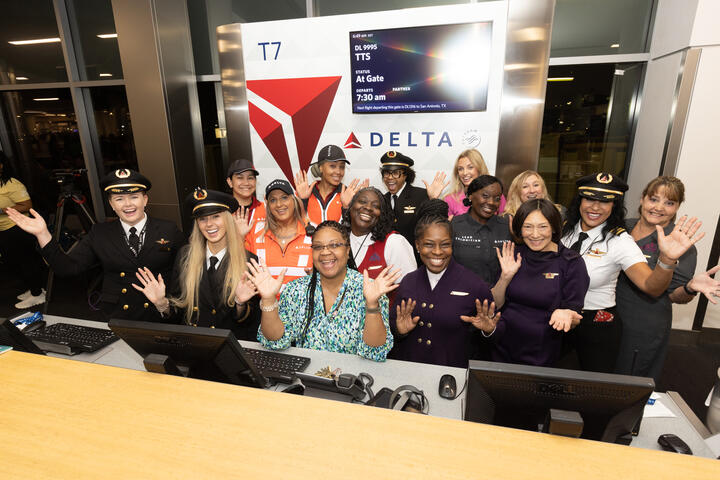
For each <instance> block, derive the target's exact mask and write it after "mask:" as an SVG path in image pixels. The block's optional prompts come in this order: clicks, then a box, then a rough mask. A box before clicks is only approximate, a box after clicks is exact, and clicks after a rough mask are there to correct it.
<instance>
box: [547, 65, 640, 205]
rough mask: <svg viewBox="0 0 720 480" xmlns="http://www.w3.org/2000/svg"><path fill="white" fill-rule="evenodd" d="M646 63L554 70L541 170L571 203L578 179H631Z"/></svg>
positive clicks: (553, 190)
mask: <svg viewBox="0 0 720 480" xmlns="http://www.w3.org/2000/svg"><path fill="white" fill-rule="evenodd" d="M643 68H644V64H642V63H625V64H596V65H569V66H555V67H550V70H549V72H548V85H547V93H546V95H545V114H544V117H543V126H542V138H541V142H540V158H539V161H538V171H539V172H540V174H541V175H542V176H543V178H544V179H545V183H546V184H547V187H548V192H549V193H550V195H551V196H552V198H553V200H555V201H556V202H559V203H561V204H563V205H568V204H569V202H570V200H571V199H572V197H573V195H574V194H575V181H576V180H577V179H578V178H580V177H582V176H584V175H589V174H591V173H594V172H600V171H607V172H611V173H615V174H618V175H620V176H622V177H626V176H627V173H626V172H627V166H628V165H627V155H628V150H629V146H630V140H631V133H632V127H633V123H634V118H635V114H636V107H638V94H639V89H640V80H641V78H642V71H643Z"/></svg>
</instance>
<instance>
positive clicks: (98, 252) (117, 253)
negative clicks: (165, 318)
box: [41, 217, 185, 322]
mask: <svg viewBox="0 0 720 480" xmlns="http://www.w3.org/2000/svg"><path fill="white" fill-rule="evenodd" d="M145 225H146V228H145V239H144V241H143V245H142V248H141V249H140V254H139V255H138V256H137V257H135V255H134V254H133V253H132V251H131V250H130V247H129V246H128V244H127V242H126V241H125V236H124V232H123V228H122V225H121V223H120V221H118V220H114V221H111V222H107V223H98V224H95V225H93V226H92V228H91V229H90V232H88V234H87V235H85V236H84V237H83V238H82V239H81V240H80V242H78V244H77V245H76V246H75V248H73V249H72V250H71V251H70V253H67V254H66V253H65V252H63V251H62V249H61V248H60V247H59V246H58V244H57V242H55V241H54V240H51V241H50V242H49V243H48V244H47V245H45V247H43V248H42V250H41V253H42V255H43V257H45V259H46V260H47V262H48V263H49V264H50V267H51V268H52V269H53V270H54V272H55V274H56V275H58V276H71V275H78V274H80V273H83V272H85V271H86V270H88V269H90V268H91V267H93V266H95V265H97V264H99V265H100V266H101V267H102V270H103V283H102V293H101V295H100V309H101V310H102V312H103V314H104V316H105V318H106V319H110V318H121V319H128V320H143V321H147V322H152V321H161V316H160V314H159V313H158V311H157V310H156V309H155V307H154V306H153V304H152V303H150V302H148V300H147V299H146V298H145V295H144V294H143V293H142V292H138V291H137V290H135V288H133V286H132V283H136V284H139V282H138V280H137V277H135V272H137V270H138V268H140V267H147V268H149V269H150V270H151V271H152V272H153V274H155V276H157V275H158V274H162V276H163V279H164V280H165V282H166V283H167V282H169V281H171V273H172V268H173V263H174V261H175V256H176V255H177V252H178V250H179V249H180V247H182V246H183V245H184V244H185V236H184V235H183V234H182V232H180V230H178V228H177V226H176V225H175V223H173V222H170V221H168V220H161V219H158V218H152V217H148V219H147V223H146V224H145Z"/></svg>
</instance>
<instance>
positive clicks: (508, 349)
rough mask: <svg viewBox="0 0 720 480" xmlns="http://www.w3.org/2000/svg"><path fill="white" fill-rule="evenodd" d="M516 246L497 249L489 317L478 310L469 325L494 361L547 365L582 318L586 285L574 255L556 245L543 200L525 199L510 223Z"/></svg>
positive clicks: (558, 223) (555, 217) (558, 227)
mask: <svg viewBox="0 0 720 480" xmlns="http://www.w3.org/2000/svg"><path fill="white" fill-rule="evenodd" d="M512 229H513V234H514V235H515V237H516V238H518V239H520V241H521V242H522V243H521V245H520V246H519V247H517V255H515V250H516V249H515V246H514V244H513V243H511V242H507V243H506V244H504V245H503V251H502V254H500V251H499V250H498V252H497V255H498V258H499V260H500V264H501V265H502V274H501V275H500V279H499V280H498V282H497V284H496V285H495V287H494V288H493V296H494V298H495V308H497V309H498V310H499V312H498V313H497V315H495V317H494V318H493V317H492V315H493V313H494V311H493V309H492V308H489V307H490V306H488V305H483V307H485V310H483V309H482V308H478V314H477V315H474V317H475V318H473V319H472V322H473V324H474V325H475V326H476V327H477V328H480V329H482V331H483V334H484V335H485V336H487V337H490V338H491V340H492V342H493V347H492V350H491V358H492V360H493V361H495V362H506V363H520V364H525V365H539V366H552V365H554V364H555V362H557V361H558V359H559V358H560V354H561V351H562V340H563V336H564V334H565V333H567V332H569V331H570V329H571V328H573V327H575V326H576V325H577V324H578V323H579V322H580V319H581V318H582V315H581V314H580V312H581V311H582V308H583V302H584V300H585V293H586V292H587V289H588V286H589V284H590V277H589V276H588V273H587V269H586V268H585V262H584V261H583V259H582V257H581V256H580V254H578V253H577V252H575V251H573V250H570V249H568V248H566V247H565V246H563V245H562V244H561V243H560V235H561V234H562V220H561V218H560V213H559V212H558V211H557V208H556V207H555V205H553V204H552V202H550V201H549V200H547V199H536V200H528V201H527V202H525V203H523V204H522V205H521V206H520V208H519V209H518V210H517V212H516V214H515V216H514V217H513V221H512Z"/></svg>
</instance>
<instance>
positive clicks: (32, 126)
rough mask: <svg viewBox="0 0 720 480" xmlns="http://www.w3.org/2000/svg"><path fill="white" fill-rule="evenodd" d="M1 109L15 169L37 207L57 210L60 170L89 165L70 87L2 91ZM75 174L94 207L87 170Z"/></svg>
mask: <svg viewBox="0 0 720 480" xmlns="http://www.w3.org/2000/svg"><path fill="white" fill-rule="evenodd" d="M2 112H3V116H4V117H5V118H4V119H3V121H4V122H5V125H6V126H7V127H8V131H9V136H10V138H11V140H12V141H11V145H10V149H9V151H7V152H6V154H7V155H8V156H9V157H10V162H11V164H12V165H13V168H14V170H15V172H16V173H17V175H18V177H19V179H20V180H21V181H22V182H23V183H25V185H26V186H27V187H28V191H29V193H30V196H31V198H32V200H33V205H34V206H35V209H36V210H38V211H41V212H43V213H45V214H49V213H54V212H55V208H56V203H57V199H58V195H59V193H60V189H59V186H58V181H57V180H58V176H57V171H58V170H60V169H63V170H80V169H84V168H85V163H84V161H83V154H82V148H81V145H80V137H79V135H78V130H77V123H76V120H75V111H74V109H73V103H72V99H71V97H70V90H69V89H65V88H63V89H43V90H21V91H15V92H2ZM68 178H69V177H64V179H68ZM71 178H72V180H73V181H74V184H75V186H76V187H77V188H78V189H79V190H80V191H81V192H82V193H83V194H84V195H85V197H86V198H87V201H88V204H87V205H88V209H89V210H90V211H92V210H93V209H92V205H91V199H90V191H89V189H88V183H87V182H88V180H87V175H86V174H85V173H81V174H79V176H77V177H71Z"/></svg>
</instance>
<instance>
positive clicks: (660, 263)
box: [657, 258, 678, 270]
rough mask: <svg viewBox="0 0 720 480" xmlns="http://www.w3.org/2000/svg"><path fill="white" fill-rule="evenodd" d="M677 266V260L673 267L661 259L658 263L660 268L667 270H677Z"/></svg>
mask: <svg viewBox="0 0 720 480" xmlns="http://www.w3.org/2000/svg"><path fill="white" fill-rule="evenodd" d="M677 264H678V261H677V260H675V263H673V264H672V265H668V264H667V263H665V262H663V261H662V260H660V259H659V258H658V261H657V266H658V267H660V268H664V269H665V270H675V267H677Z"/></svg>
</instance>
